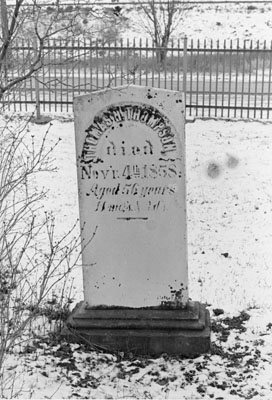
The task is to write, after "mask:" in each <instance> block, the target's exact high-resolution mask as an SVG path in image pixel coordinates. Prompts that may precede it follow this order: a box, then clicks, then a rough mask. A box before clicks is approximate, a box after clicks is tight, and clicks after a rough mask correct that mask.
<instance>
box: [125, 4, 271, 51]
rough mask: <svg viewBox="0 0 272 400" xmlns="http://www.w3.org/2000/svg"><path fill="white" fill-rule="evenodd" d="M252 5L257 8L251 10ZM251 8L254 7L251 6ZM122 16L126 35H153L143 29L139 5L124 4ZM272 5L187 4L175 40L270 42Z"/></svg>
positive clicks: (177, 26)
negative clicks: (126, 23)
mask: <svg viewBox="0 0 272 400" xmlns="http://www.w3.org/2000/svg"><path fill="white" fill-rule="evenodd" d="M252 6H254V8H253V9H252ZM250 7H251V8H250ZM122 15H123V16H125V17H127V18H128V19H129V28H128V29H124V30H123V31H122V34H121V36H122V37H123V38H130V39H132V38H137V37H139V35H140V37H141V38H142V39H143V40H144V39H146V38H149V39H150V36H148V35H147V34H146V32H145V31H144V30H143V16H142V14H141V12H140V10H139V8H138V9H137V8H135V7H133V8H132V7H128V6H126V7H125V6H124V8H123V11H122ZM271 21H272V7H271V4H265V3H257V2H256V3H254V4H253V5H252V4H243V3H239V2H237V3H236V4H233V3H230V4H217V3H215V4H212V3H211V4H201V2H200V3H199V4H194V5H192V4H190V5H184V11H183V12H182V18H181V20H180V21H179V22H178V23H177V24H176V25H174V26H176V29H175V30H174V32H173V36H172V37H173V39H182V38H184V36H187V38H188V39H189V40H191V39H194V41H196V40H197V39H200V40H201V41H202V42H203V40H204V39H206V40H208V41H210V40H213V41H214V42H216V41H217V40H219V42H220V43H223V41H224V40H226V41H229V40H235V41H236V40H237V39H239V41H240V43H241V44H242V43H243V41H244V40H246V41H248V40H253V42H254V43H256V42H257V41H260V42H264V41H267V42H268V47H270V38H271V32H272V23H271Z"/></svg>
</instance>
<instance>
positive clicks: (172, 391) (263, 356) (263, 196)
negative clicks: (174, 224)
mask: <svg viewBox="0 0 272 400" xmlns="http://www.w3.org/2000/svg"><path fill="white" fill-rule="evenodd" d="M51 123H52V126H51V127H50V130H49V136H48V146H52V145H53V143H55V142H56V141H58V139H59V138H60V139H61V141H60V143H59V145H58V146H57V147H56V149H55V150H54V156H55V161H54V163H55V165H56V166H57V168H58V170H57V172H55V173H52V172H51V173H49V172H48V173H43V175H42V178H41V179H40V178H39V179H38V178H37V181H36V183H35V184H36V185H37V188H39V187H43V186H45V187H46V188H48V189H49V192H48V195H47V200H46V202H45V204H44V205H45V208H46V209H48V210H49V211H52V212H53V213H54V214H55V215H56V219H57V227H58V231H57V232H58V234H62V233H64V232H67V230H68V229H69V228H70V227H71V226H72V225H73V224H74V222H75V221H76V220H77V218H78V200H77V186H76V185H77V182H76V163H75V143H74V127H73V121H72V119H71V118H65V117H61V118H60V117H57V116H55V117H54V119H53V120H52V122H51ZM47 127H48V125H47V126H41V125H36V124H34V123H31V124H30V129H29V135H30V136H31V135H33V136H34V140H35V141H37V142H38V141H39V140H41V137H42V136H43V134H44V133H45V131H46V129H47ZM271 146H272V124H271V123H269V122H267V123H262V122H258V121H238V120H237V121H234V120H232V121H226V120H200V119H197V120H194V121H190V122H188V123H187V124H186V157H187V161H186V164H187V204H188V236H189V240H188V249H189V291H190V297H191V298H192V299H193V300H200V301H201V302H204V303H207V304H208V308H209V309H210V313H211V317H212V331H213V333H212V347H211V351H210V352H209V353H208V354H205V355H202V356H199V357H196V358H194V359H193V358H191V359H190V358H189V359H186V358H182V357H169V356H167V355H166V354H165V355H162V356H161V357H159V358H157V359H152V358H148V357H146V358H145V357H143V358H139V357H138V358H135V357H134V356H133V355H132V354H128V355H125V354H123V353H120V354H107V353H99V352H97V351H94V350H93V351H92V350H90V349H86V348H85V347H84V346H79V345H70V344H66V343H65V342H62V343H60V342H59V341H58V342H57V343H56V342H54V340H53V338H51V337H50V336H46V337H45V338H42V337H40V336H38V337H34V341H31V346H29V347H28V349H27V350H25V349H22V348H21V349H19V350H18V349H16V348H15V349H14V352H13V354H10V355H9V356H8V358H7V361H6V374H7V376H9V377H10V379H11V382H13V390H14V391H15V392H16V391H18V396H17V397H19V398H32V399H45V398H52V399H66V398H67V399H68V398H88V399H118V398H123V399H127V398H137V399H143V398H153V399H184V400H185V399H201V398H202V399H209V398H214V399H227V400H228V399H234V400H235V399H241V398H247V399H251V398H254V399H261V398H264V399H266V398H269V396H270V393H271V389H272V386H271V376H272V332H271V330H272V317H271V315H272V314H271V308H272V298H271V287H272V274H271V267H270V260H271V259H272V243H271V241H272V239H271V238H272V225H271V217H272V206H271V197H272V186H271V179H272V161H271V151H270V149H271ZM72 278H73V279H74V282H73V286H74V290H73V293H72V295H73V296H74V297H75V301H79V300H81V299H82V277H81V274H80V268H78V269H77V270H76V272H75V274H74V276H73V277H72ZM41 326H42V325H41ZM43 329H44V328H43ZM7 386H8V385H7ZM15 392H14V393H15ZM14 393H13V396H10V392H9V391H8V390H7V391H6V392H5V395H6V396H7V397H9V396H10V397H12V398H15V397H16V396H15V395H14Z"/></svg>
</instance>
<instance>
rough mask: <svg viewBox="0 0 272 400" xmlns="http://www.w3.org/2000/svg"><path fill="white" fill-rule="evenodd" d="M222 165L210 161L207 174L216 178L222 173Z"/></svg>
mask: <svg viewBox="0 0 272 400" xmlns="http://www.w3.org/2000/svg"><path fill="white" fill-rule="evenodd" d="M220 172H221V170H220V166H219V165H218V164H217V163H215V162H210V163H209V165H208V168H207V174H208V176H209V177H210V178H212V179H215V178H218V176H219V175H220Z"/></svg>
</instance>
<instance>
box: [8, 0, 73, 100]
mask: <svg viewBox="0 0 272 400" xmlns="http://www.w3.org/2000/svg"><path fill="white" fill-rule="evenodd" d="M78 14H79V10H78V9H77V8H76V7H74V8H73V11H70V12H69V10H66V9H64V8H62V7H60V5H59V3H58V2H57V5H56V6H54V7H51V8H50V9H48V8H45V7H44V6H41V5H39V4H38V2H37V1H36V0H34V1H33V2H32V4H31V5H29V3H28V4H27V5H25V4H24V0H16V1H15V4H14V5H13V6H9V7H8V9H7V7H6V3H5V0H1V28H2V29H1V32H2V35H1V37H0V100H2V99H3V95H4V94H5V93H7V92H10V90H11V89H13V88H14V87H16V86H17V85H18V84H20V83H21V82H23V81H24V80H26V79H27V78H29V77H31V76H32V75H33V74H34V73H35V72H36V71H38V70H39V69H40V68H42V67H43V66H44V64H45V62H46V58H47V57H46V56H47V55H48V53H49V50H48V47H47V48H46V43H47V42H48V40H49V39H50V38H59V37H61V38H65V39H68V38H71V37H74V35H75V34H76V33H77V30H78V29H79V21H78ZM18 40H21V41H22V40H25V41H30V42H31V43H32V46H29V48H28V49H27V51H25V52H24V55H23V57H21V58H20V54H19V57H18V54H17V53H18V45H17V41H18ZM13 55H14V58H13ZM18 60H21V62H20V61H19V62H18Z"/></svg>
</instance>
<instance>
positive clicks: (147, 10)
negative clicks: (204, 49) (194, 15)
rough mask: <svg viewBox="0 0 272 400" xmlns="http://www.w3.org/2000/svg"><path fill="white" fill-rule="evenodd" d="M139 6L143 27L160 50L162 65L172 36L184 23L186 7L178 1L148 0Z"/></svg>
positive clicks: (158, 52)
mask: <svg viewBox="0 0 272 400" xmlns="http://www.w3.org/2000/svg"><path fill="white" fill-rule="evenodd" d="M139 4H140V9H141V11H142V13H141V14H142V15H141V16H142V26H143V28H144V29H145V31H146V32H147V33H148V34H149V35H150V37H151V38H152V39H153V41H154V44H155V46H156V48H157V49H158V50H157V61H158V63H159V64H160V65H161V64H162V63H163V62H164V61H165V58H166V54H167V50H166V48H167V45H168V43H169V40H170V38H171V35H172V34H173V32H174V30H175V29H176V28H177V25H178V24H179V23H181V21H182V18H183V15H184V11H185V6H184V4H182V3H181V2H178V1H176V0H148V1H147V2H146V1H140V2H139Z"/></svg>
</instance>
